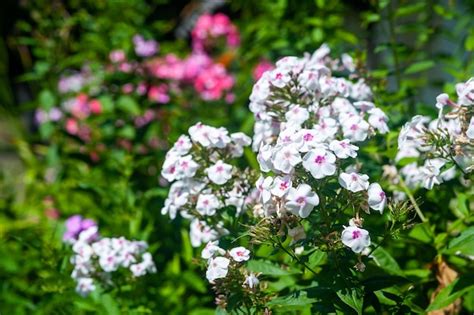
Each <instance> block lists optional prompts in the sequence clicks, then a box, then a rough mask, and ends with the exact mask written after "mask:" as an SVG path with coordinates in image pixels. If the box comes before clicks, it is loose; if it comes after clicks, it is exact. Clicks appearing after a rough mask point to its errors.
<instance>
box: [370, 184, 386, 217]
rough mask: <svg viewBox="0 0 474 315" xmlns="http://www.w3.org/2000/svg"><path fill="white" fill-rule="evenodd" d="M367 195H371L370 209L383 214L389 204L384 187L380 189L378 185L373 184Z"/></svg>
mask: <svg viewBox="0 0 474 315" xmlns="http://www.w3.org/2000/svg"><path fill="white" fill-rule="evenodd" d="M367 193H368V195H369V207H370V208H372V209H374V210H376V211H378V212H380V213H383V209H384V208H385V205H386V203H387V197H386V196H385V192H384V191H383V190H382V187H380V185H379V184H378V183H372V184H370V185H369V189H368V190H367Z"/></svg>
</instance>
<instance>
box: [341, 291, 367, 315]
mask: <svg viewBox="0 0 474 315" xmlns="http://www.w3.org/2000/svg"><path fill="white" fill-rule="evenodd" d="M337 296H338V297H339V298H340V299H341V301H342V302H344V303H346V304H347V305H349V306H350V307H351V308H353V309H354V310H355V311H356V312H357V314H362V310H363V304H364V298H363V295H362V292H360V291H358V290H357V289H355V288H351V289H348V290H347V291H338V292H337Z"/></svg>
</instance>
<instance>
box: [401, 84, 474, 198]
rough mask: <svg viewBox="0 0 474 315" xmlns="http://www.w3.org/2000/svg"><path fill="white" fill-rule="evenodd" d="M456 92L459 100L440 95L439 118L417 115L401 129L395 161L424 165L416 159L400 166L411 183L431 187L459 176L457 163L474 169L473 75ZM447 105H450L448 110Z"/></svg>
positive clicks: (438, 100)
mask: <svg viewBox="0 0 474 315" xmlns="http://www.w3.org/2000/svg"><path fill="white" fill-rule="evenodd" d="M456 92H457V96H458V102H457V103H456V102H454V101H452V100H450V99H449V96H448V95H447V94H445V93H443V94H440V95H438V97H437V98H436V107H437V108H438V109H439V115H438V118H436V119H433V120H432V119H430V118H429V117H426V116H415V117H413V118H412V120H411V121H409V122H408V123H406V124H405V125H404V126H403V128H402V130H401V131H400V134H399V137H398V153H397V156H396V158H395V159H396V161H397V162H398V161H400V160H402V159H404V158H415V159H419V160H422V161H423V164H422V165H418V163H417V162H416V161H415V162H412V163H409V164H408V165H406V166H404V167H403V168H402V169H401V170H400V173H401V174H402V176H403V177H404V178H405V181H406V183H407V185H408V186H410V187H416V186H419V185H421V186H423V187H424V188H426V189H432V188H433V186H434V185H439V184H440V183H442V182H444V181H448V180H451V179H453V178H454V177H455V176H456V165H457V166H458V167H460V168H461V169H462V170H463V171H464V172H466V173H468V172H470V171H472V170H473V169H474V115H473V114H474V106H473V105H474V78H471V79H469V80H468V81H467V82H465V83H459V84H457V85H456ZM445 108H449V111H448V112H447V113H444V111H445ZM433 140H436V141H433ZM452 164H455V165H454V166H451V165H452Z"/></svg>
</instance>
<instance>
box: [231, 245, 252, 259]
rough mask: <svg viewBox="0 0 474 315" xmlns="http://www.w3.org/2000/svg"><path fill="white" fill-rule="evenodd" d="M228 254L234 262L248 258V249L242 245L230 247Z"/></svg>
mask: <svg viewBox="0 0 474 315" xmlns="http://www.w3.org/2000/svg"><path fill="white" fill-rule="evenodd" d="M229 255H230V256H231V257H232V259H233V260H235V261H236V262H242V261H247V260H249V259H250V251H249V250H248V249H247V248H245V247H242V246H239V247H235V248H232V249H231V250H230V251H229Z"/></svg>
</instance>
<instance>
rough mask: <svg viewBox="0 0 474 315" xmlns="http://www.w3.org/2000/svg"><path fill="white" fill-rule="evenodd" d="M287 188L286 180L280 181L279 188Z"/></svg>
mask: <svg viewBox="0 0 474 315" xmlns="http://www.w3.org/2000/svg"><path fill="white" fill-rule="evenodd" d="M287 188H288V182H281V183H280V190H286V189H287Z"/></svg>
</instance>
